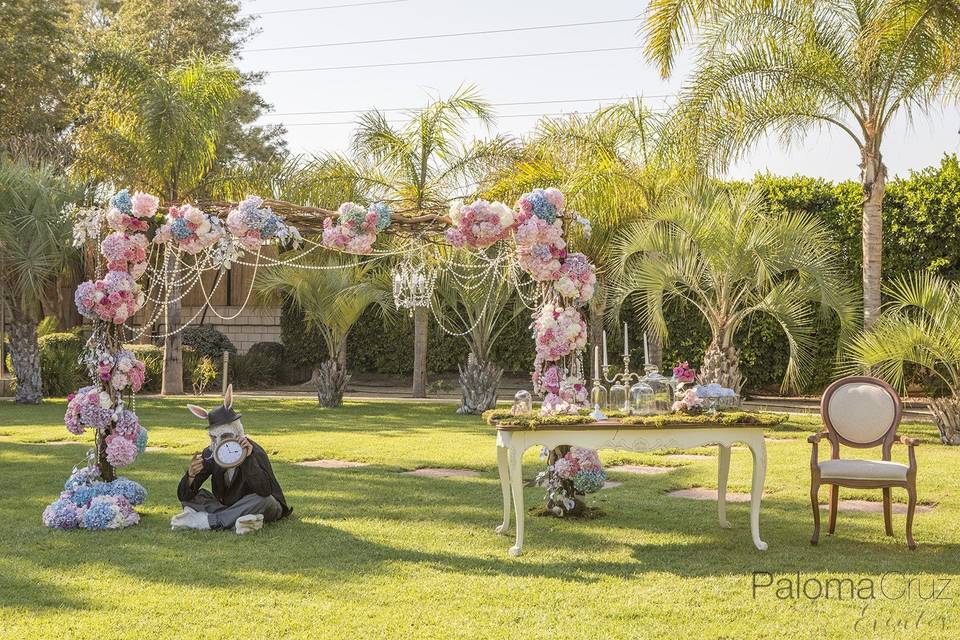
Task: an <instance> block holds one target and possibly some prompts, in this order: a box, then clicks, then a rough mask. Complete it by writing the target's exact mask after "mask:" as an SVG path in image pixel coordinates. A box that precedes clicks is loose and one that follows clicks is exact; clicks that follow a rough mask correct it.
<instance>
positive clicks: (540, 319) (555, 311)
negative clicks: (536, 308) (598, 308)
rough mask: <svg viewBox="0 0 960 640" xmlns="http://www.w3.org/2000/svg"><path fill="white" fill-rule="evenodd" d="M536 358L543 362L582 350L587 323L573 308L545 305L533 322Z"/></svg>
mask: <svg viewBox="0 0 960 640" xmlns="http://www.w3.org/2000/svg"><path fill="white" fill-rule="evenodd" d="M533 332H534V337H535V340H536V350H537V356H538V357H540V358H542V359H543V360H545V361H551V362H552V361H555V360H559V359H560V358H562V357H563V356H566V355H569V354H571V353H573V352H575V351H579V350H580V349H583V348H584V347H585V346H586V344H587V323H586V322H585V321H584V319H583V317H582V316H581V315H580V313H579V312H578V311H577V310H576V309H574V308H573V307H561V306H556V305H553V304H545V305H543V307H542V308H541V309H540V312H539V314H537V315H536V316H535V317H534V320H533Z"/></svg>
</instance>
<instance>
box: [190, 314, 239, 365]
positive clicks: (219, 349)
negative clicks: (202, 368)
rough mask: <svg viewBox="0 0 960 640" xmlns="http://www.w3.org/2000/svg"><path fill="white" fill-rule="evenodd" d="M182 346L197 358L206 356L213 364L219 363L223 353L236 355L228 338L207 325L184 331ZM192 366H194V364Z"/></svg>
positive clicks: (235, 349) (192, 327)
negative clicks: (194, 353) (190, 350)
mask: <svg viewBox="0 0 960 640" xmlns="http://www.w3.org/2000/svg"><path fill="white" fill-rule="evenodd" d="M183 344H184V346H187V347H191V348H192V349H193V350H194V351H195V352H196V353H197V356H198V357H203V356H207V357H208V358H210V360H212V361H213V362H214V363H219V362H220V359H221V358H223V352H224V351H229V352H230V355H231V357H232V356H235V355H237V348H236V347H235V346H233V343H232V342H230V338H228V337H227V336H225V335H223V333H221V332H220V331H219V330H218V329H216V328H215V327H212V326H210V325H208V324H202V325H199V326H190V327H187V328H186V329H184V330H183ZM192 364H193V365H196V363H192ZM184 368H185V369H186V362H184Z"/></svg>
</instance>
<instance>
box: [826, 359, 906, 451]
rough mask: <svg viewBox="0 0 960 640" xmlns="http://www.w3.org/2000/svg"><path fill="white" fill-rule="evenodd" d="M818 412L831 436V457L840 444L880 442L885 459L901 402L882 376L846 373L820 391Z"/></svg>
mask: <svg viewBox="0 0 960 640" xmlns="http://www.w3.org/2000/svg"><path fill="white" fill-rule="evenodd" d="M820 415H821V416H822V418H823V422H824V424H825V425H826V427H827V431H829V432H830V435H831V436H832V437H831V438H830V441H831V444H832V445H833V446H832V448H833V452H832V456H831V457H832V458H834V459H836V458H839V457H840V451H839V445H840V444H844V445H846V446H848V447H855V448H858V449H867V448H871V447H876V446H878V445H882V446H883V459H884V460H889V459H890V449H891V448H892V446H893V442H894V440H895V439H896V437H897V427H898V426H899V425H900V419H901V418H902V417H903V403H902V402H901V400H900V396H899V395H898V394H897V392H896V391H895V390H894V389H893V387H891V386H890V385H889V384H887V383H886V382H884V381H883V380H880V379H878V378H873V377H870V376H848V377H846V378H841V379H839V380H837V381H836V382H834V383H833V384H831V385H830V386H829V387H827V388H826V390H825V391H824V392H823V397H822V398H821V400H820Z"/></svg>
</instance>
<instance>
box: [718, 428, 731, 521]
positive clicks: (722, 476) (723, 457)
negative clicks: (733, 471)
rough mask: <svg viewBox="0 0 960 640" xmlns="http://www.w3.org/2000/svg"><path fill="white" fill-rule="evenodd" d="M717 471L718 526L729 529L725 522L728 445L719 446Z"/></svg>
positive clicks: (728, 461) (728, 459)
mask: <svg viewBox="0 0 960 640" xmlns="http://www.w3.org/2000/svg"><path fill="white" fill-rule="evenodd" d="M719 448H720V451H719V454H720V455H719V469H718V471H717V515H719V516H720V526H721V527H722V528H724V529H729V528H730V521H729V520H727V477H728V476H729V475H730V445H723V444H721V445H719Z"/></svg>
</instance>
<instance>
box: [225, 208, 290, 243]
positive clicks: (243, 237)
mask: <svg viewBox="0 0 960 640" xmlns="http://www.w3.org/2000/svg"><path fill="white" fill-rule="evenodd" d="M227 229H228V230H229V231H230V233H231V234H232V235H233V237H234V238H235V239H236V240H237V241H238V242H239V243H240V244H241V245H242V246H243V247H244V248H245V249H247V250H248V251H257V250H258V249H259V248H260V247H262V246H263V245H265V244H269V243H271V242H273V241H278V242H288V241H290V242H292V243H293V244H294V245H295V246H299V244H300V242H301V241H302V240H303V238H302V237H301V236H300V232H299V231H297V229H296V227H293V226H290V225H288V224H286V223H285V222H284V221H283V218H282V217H280V216H279V215H277V214H276V213H274V212H273V209H271V208H270V207H265V206H263V198H261V197H259V196H247V197H246V198H244V199H243V201H242V202H240V203H239V204H238V205H237V206H236V208H234V209H232V210H231V211H230V213H228V214H227Z"/></svg>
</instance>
